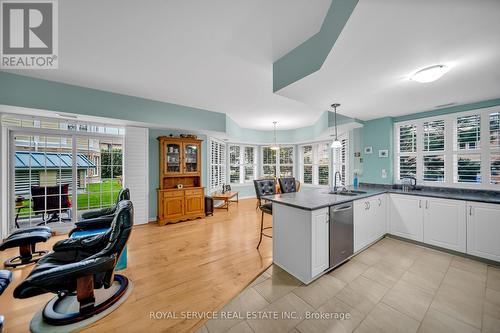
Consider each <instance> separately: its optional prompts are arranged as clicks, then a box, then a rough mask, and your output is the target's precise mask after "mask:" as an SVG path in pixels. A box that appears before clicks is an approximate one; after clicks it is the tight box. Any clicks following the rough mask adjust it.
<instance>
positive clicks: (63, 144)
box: [9, 129, 123, 232]
mask: <svg viewBox="0 0 500 333" xmlns="http://www.w3.org/2000/svg"><path fill="white" fill-rule="evenodd" d="M59 132H61V131H56V130H43V129H42V130H35V129H33V130H31V129H30V130H26V131H23V130H19V131H12V132H11V135H10V139H11V140H10V142H11V144H10V147H11V148H10V165H11V168H10V170H11V172H10V178H11V181H10V189H11V196H10V197H11V202H10V207H11V210H10V211H11V214H10V216H11V219H10V223H9V224H10V226H9V229H10V231H11V232H12V231H13V230H16V229H22V228H28V227H32V226H35V225H50V226H56V225H55V224H53V223H58V227H60V228H62V229H65V230H68V229H70V228H71V227H72V222H75V221H76V220H77V219H78V218H79V217H80V216H81V213H82V212H84V211H87V210H91V209H96V208H102V207H108V206H111V205H113V204H114V203H115V201H116V198H117V195H118V192H119V191H120V189H121V188H122V183H123V179H122V175H123V172H122V171H123V159H122V156H123V154H122V148H123V136H112V135H99V134H95V135H89V134H87V135H84V134H71V133H67V134H66V133H62V134H61V133H59Z"/></svg>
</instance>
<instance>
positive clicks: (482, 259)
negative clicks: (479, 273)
mask: <svg viewBox="0 0 500 333" xmlns="http://www.w3.org/2000/svg"><path fill="white" fill-rule="evenodd" d="M384 237H388V238H394V239H397V240H400V241H404V242H408V243H412V244H415V245H419V246H422V247H427V248H429V249H432V250H436V251H441V252H446V253H448V254H452V255H454V256H458V257H462V258H467V259H472V260H476V261H481V262H483V263H485V264H488V265H491V266H496V267H500V262H498V261H495V260H491V259H486V258H482V257H477V256H473V255H470V254H467V253H463V252H458V251H454V250H450V249H445V248H444V247H439V246H435V245H431V244H427V243H423V242H419V241H416V240H413V239H408V238H404V237H400V236H396V235H392V234H385V235H384Z"/></svg>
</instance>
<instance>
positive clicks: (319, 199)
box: [263, 184, 500, 210]
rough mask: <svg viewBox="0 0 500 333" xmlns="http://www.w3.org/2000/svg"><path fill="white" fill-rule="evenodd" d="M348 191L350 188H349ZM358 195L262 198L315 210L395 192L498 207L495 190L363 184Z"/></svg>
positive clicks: (324, 191) (321, 192) (317, 192)
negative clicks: (405, 187) (405, 188)
mask: <svg viewBox="0 0 500 333" xmlns="http://www.w3.org/2000/svg"><path fill="white" fill-rule="evenodd" d="M349 189H352V188H349ZM358 190H359V191H364V192H366V193H361V194H358V195H356V196H346V195H338V194H330V193H329V192H330V189H326V188H325V189H313V190H309V191H301V192H295V193H285V194H276V195H272V196H265V197H263V198H264V199H266V200H269V201H271V202H275V203H279V204H283V205H287V206H291V207H295V208H299V209H305V210H315V209H320V208H324V207H329V206H335V205H339V204H343V203H346V202H351V201H355V200H362V199H365V198H368V197H371V196H374V195H378V194H383V193H396V194H403V195H415V196H425V197H434V198H444V199H454V200H464V201H474V202H484V203H494V204H500V192H499V191H487V190H469V189H454V188H429V187H420V188H419V189H418V190H412V191H403V190H401V189H398V188H393V187H392V186H384V185H375V184H365V185H363V184H362V185H361V186H360V187H359V188H358Z"/></svg>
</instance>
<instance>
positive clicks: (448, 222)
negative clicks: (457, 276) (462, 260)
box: [422, 198, 466, 253]
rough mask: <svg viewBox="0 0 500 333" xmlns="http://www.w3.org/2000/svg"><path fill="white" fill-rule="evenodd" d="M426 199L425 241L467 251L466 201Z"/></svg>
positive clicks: (424, 204)
mask: <svg viewBox="0 0 500 333" xmlns="http://www.w3.org/2000/svg"><path fill="white" fill-rule="evenodd" d="M423 199H425V203H423V204H422V205H423V206H424V243H427V244H431V245H436V246H440V247H444V248H446V249H450V250H454V251H459V252H464V253H465V251H466V221H465V208H466V207H465V206H466V204H465V201H460V200H448V199H437V198H423Z"/></svg>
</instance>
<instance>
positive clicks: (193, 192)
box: [184, 188, 203, 196]
mask: <svg viewBox="0 0 500 333" xmlns="http://www.w3.org/2000/svg"><path fill="white" fill-rule="evenodd" d="M184 192H185V193H186V196H188V195H203V189H201V188H197V189H195V190H185V191H184Z"/></svg>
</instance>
